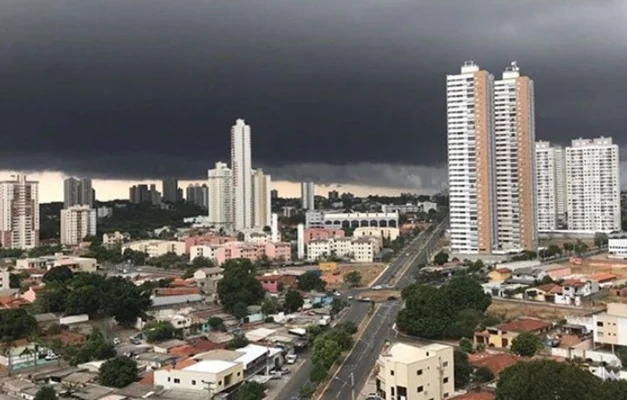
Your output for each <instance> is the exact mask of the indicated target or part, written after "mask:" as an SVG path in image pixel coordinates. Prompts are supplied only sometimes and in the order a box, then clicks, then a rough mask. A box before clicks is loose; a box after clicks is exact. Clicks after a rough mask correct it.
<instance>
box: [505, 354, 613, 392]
mask: <svg viewBox="0 0 627 400" xmlns="http://www.w3.org/2000/svg"><path fill="white" fill-rule="evenodd" d="M604 398H607V397H604V396H602V395H601V380H600V379H598V378H597V377H595V376H594V375H592V374H591V373H589V372H588V371H587V370H583V369H582V368H580V367H579V366H576V365H572V364H569V363H563V362H556V361H552V360H532V361H529V362H519V363H516V364H514V365H513V366H511V367H509V368H507V369H506V370H504V371H503V372H501V374H500V376H499V381H498V383H497V385H496V400H555V399H570V400H598V399H604Z"/></svg>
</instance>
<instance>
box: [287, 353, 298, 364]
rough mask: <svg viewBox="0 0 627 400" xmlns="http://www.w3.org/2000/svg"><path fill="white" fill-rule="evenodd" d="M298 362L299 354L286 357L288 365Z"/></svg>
mask: <svg viewBox="0 0 627 400" xmlns="http://www.w3.org/2000/svg"><path fill="white" fill-rule="evenodd" d="M296 360H298V355H297V354H288V355H287V357H285V362H287V363H288V364H296Z"/></svg>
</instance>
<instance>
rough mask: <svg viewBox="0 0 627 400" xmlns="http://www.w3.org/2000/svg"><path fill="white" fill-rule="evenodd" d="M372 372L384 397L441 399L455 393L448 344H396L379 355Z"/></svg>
mask: <svg viewBox="0 0 627 400" xmlns="http://www.w3.org/2000/svg"><path fill="white" fill-rule="evenodd" d="M375 371H376V388H377V393H378V394H379V395H380V396H381V397H382V398H383V399H405V400H432V399H437V400H442V399H446V398H448V397H449V396H451V395H452V394H453V393H454V392H455V388H454V384H455V379H454V375H453V374H454V366H453V348H452V347H451V346H445V345H442V344H429V345H427V346H423V347H416V346H412V345H409V344H405V343H396V344H394V345H392V346H391V347H390V348H389V349H387V350H385V351H384V353H382V354H381V355H380V356H379V359H378V360H377V365H376V367H375Z"/></svg>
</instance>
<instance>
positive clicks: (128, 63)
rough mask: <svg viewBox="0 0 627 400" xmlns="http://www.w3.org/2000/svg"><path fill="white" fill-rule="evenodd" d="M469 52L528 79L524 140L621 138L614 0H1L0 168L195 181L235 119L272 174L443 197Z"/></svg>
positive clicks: (620, 61)
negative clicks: (512, 67) (452, 99)
mask: <svg viewBox="0 0 627 400" xmlns="http://www.w3.org/2000/svg"><path fill="white" fill-rule="evenodd" d="M471 59H472V60H474V61H476V62H477V63H478V64H479V65H481V66H482V67H483V68H485V69H488V70H490V71H491V72H492V73H494V74H495V75H498V74H500V73H501V71H502V70H503V69H504V68H505V67H506V66H507V65H509V63H510V62H511V61H512V60H517V61H518V62H519V65H520V67H521V70H522V72H523V73H525V74H527V75H529V76H530V77H531V78H532V79H534V80H535V82H536V116H537V121H536V127H537V128H536V129H537V131H536V136H537V138H538V139H547V140H552V141H555V142H559V143H562V144H566V143H567V142H568V141H569V140H570V139H571V138H574V137H579V136H583V137H591V136H599V135H603V134H604V135H612V136H613V137H614V139H615V140H616V141H617V142H619V143H620V144H622V145H625V144H627V134H626V133H625V122H624V120H625V105H626V104H627V83H625V79H624V76H625V73H624V70H625V63H627V1H624V0H621V1H619V0H569V1H557V0H517V1H502V0H463V1H455V0H316V1H305V0H202V1H201V0H132V1H131V0H2V1H1V2H0V132H2V135H3V138H4V140H3V143H2V145H1V146H0V170H22V171H44V170H45V171H60V172H64V173H68V174H78V175H84V176H92V177H94V178H101V179H116V180H138V179H159V178H161V177H164V176H167V175H170V176H176V177H180V178H185V179H199V178H202V177H204V176H206V170H207V169H208V168H210V167H211V166H212V164H213V163H214V162H216V161H220V160H224V161H228V157H229V130H230V126H231V125H232V124H233V122H234V120H235V119H236V118H244V119H245V120H246V121H247V122H248V123H249V124H250V125H251V126H252V141H253V163H254V164H255V165H257V166H261V167H264V169H267V170H269V171H270V172H271V173H272V174H273V177H274V178H275V179H279V180H292V181H298V180H303V179H313V180H315V181H317V182H321V183H331V182H333V183H341V184H354V185H370V186H379V187H393V188H408V189H416V190H419V189H424V188H430V189H434V188H440V187H441V186H442V184H443V183H444V182H445V178H446V173H445V169H444V168H443V167H444V166H445V163H446V124H445V122H446V119H445V118H446V115H445V76H446V74H447V73H457V72H458V70H459V66H460V65H461V64H462V63H463V61H464V60H471Z"/></svg>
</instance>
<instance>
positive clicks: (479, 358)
mask: <svg viewBox="0 0 627 400" xmlns="http://www.w3.org/2000/svg"><path fill="white" fill-rule="evenodd" d="M517 362H518V358H517V357H515V356H513V355H511V354H508V353H498V354H491V353H479V354H470V355H469V356H468V363H469V364H470V365H472V366H473V367H475V368H480V367H487V368H488V369H489V370H490V371H492V374H494V376H497V375H498V374H500V373H501V372H502V371H503V370H504V369H505V368H508V367H511V366H512V365H514V364H516V363H517Z"/></svg>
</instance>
